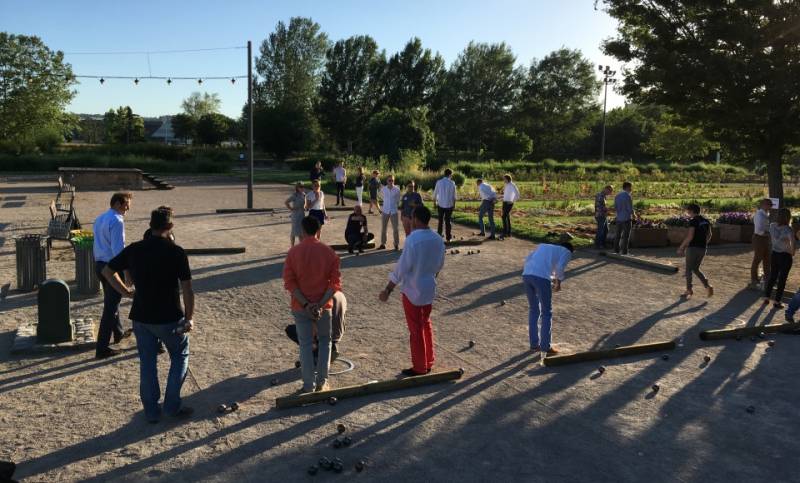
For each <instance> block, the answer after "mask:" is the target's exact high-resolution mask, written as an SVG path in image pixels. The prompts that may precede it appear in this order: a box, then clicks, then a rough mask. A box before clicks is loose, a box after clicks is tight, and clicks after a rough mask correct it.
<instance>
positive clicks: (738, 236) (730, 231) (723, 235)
mask: <svg viewBox="0 0 800 483" xmlns="http://www.w3.org/2000/svg"><path fill="white" fill-rule="evenodd" d="M716 228H719V238H720V240H722V241H723V242H730V243H750V242H751V241H752V239H753V231H754V227H753V225H728V224H727V223H719V224H717V226H716Z"/></svg>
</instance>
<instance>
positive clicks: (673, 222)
mask: <svg viewBox="0 0 800 483" xmlns="http://www.w3.org/2000/svg"><path fill="white" fill-rule="evenodd" d="M689 221H690V218H689V217H688V216H670V217H669V218H667V219H665V220H664V221H663V222H662V223H663V224H664V225H666V226H679V227H683V228H686V227H688V226H689Z"/></svg>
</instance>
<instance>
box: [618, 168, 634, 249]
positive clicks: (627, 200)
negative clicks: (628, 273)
mask: <svg viewBox="0 0 800 483" xmlns="http://www.w3.org/2000/svg"><path fill="white" fill-rule="evenodd" d="M632 189H633V186H632V185H631V184H630V183H629V182H627V181H626V182H624V183H622V191H620V192H619V193H618V194H617V196H615V197H614V210H615V211H616V212H617V218H616V223H617V235H616V238H614V253H622V254H623V255H627V254H628V242H629V241H630V238H631V227H632V226H633V215H634V213H633V198H631V190H632Z"/></svg>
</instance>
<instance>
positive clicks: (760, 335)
mask: <svg viewBox="0 0 800 483" xmlns="http://www.w3.org/2000/svg"><path fill="white" fill-rule="evenodd" d="M758 338H759V339H766V338H767V334H765V333H763V332H759V333H758Z"/></svg>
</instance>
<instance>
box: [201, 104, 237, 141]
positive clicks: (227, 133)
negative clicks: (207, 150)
mask: <svg viewBox="0 0 800 483" xmlns="http://www.w3.org/2000/svg"><path fill="white" fill-rule="evenodd" d="M233 127H234V122H233V119H231V118H229V117H227V116H224V115H222V114H219V113H216V112H213V113H211V114H204V115H203V116H202V117H201V118H200V119H199V120H198V121H197V127H196V128H195V132H196V133H197V141H198V143H199V144H205V145H208V146H218V145H219V143H221V142H222V141H225V140H227V139H230V138H231V136H232V135H233Z"/></svg>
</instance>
